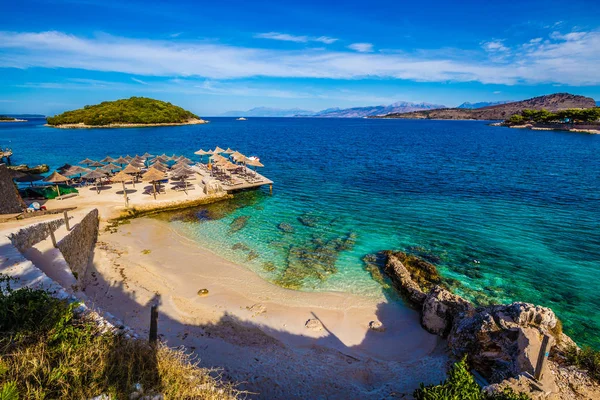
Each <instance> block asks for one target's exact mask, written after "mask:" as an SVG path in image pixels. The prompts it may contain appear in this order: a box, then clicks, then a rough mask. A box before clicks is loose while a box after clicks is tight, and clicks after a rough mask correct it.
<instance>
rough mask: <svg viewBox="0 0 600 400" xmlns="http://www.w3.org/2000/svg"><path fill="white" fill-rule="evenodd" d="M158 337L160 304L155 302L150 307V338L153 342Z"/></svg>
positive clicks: (152, 342)
mask: <svg viewBox="0 0 600 400" xmlns="http://www.w3.org/2000/svg"><path fill="white" fill-rule="evenodd" d="M157 339H158V306H157V305H156V304H155V305H153V306H152V307H151V308H150V335H149V337H148V340H149V341H150V343H151V344H154V343H156V340H157Z"/></svg>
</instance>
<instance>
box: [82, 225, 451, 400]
mask: <svg viewBox="0 0 600 400" xmlns="http://www.w3.org/2000/svg"><path fill="white" fill-rule="evenodd" d="M90 270H91V271H92V273H90V272H88V275H87V278H86V279H88V283H87V287H86V295H87V297H88V299H89V301H88V303H90V304H94V305H95V306H97V307H99V308H100V309H103V310H105V311H108V312H110V313H111V314H114V315H115V316H117V317H118V318H119V319H121V320H122V321H123V322H124V323H125V324H126V325H128V326H130V327H132V328H134V329H135V330H136V331H137V332H139V333H141V334H142V336H143V335H144V334H146V332H147V330H148V320H149V305H150V304H151V303H152V302H155V301H157V298H158V299H159V302H160V304H161V305H160V322H159V333H161V335H163V336H162V337H163V339H164V340H166V341H167V342H168V343H169V345H171V346H178V345H185V346H186V347H187V348H189V349H192V350H194V349H196V351H197V353H198V355H199V356H200V358H201V360H202V363H201V365H202V366H206V367H216V368H223V367H225V368H226V374H227V376H229V377H231V379H232V380H234V381H237V382H247V383H246V384H244V385H243V388H244V389H246V390H251V391H256V392H260V393H261V396H265V397H266V398H269V397H281V396H285V395H286V394H288V395H289V393H303V395H307V396H308V397H312V395H314V396H317V395H319V396H326V395H335V396H338V397H339V396H340V393H344V392H347V393H346V394H347V395H348V396H346V397H345V398H351V397H356V390H357V387H358V388H359V390H363V389H364V397H366V398H369V397H373V396H374V397H375V398H379V397H380V396H379V394H381V393H378V392H377V391H375V392H372V389H373V384H374V383H375V382H380V383H381V386H382V389H383V387H385V391H386V393H389V392H388V391H397V392H404V393H411V392H412V391H413V390H414V389H415V388H417V387H418V384H419V383H420V382H426V383H437V382H438V381H440V380H441V379H443V377H444V372H443V371H444V370H445V369H444V365H445V363H446V362H447V356H446V354H445V353H444V350H443V349H445V347H446V346H445V342H444V341H443V340H441V339H439V338H438V337H436V336H434V335H431V334H429V333H427V332H425V331H424V330H423V329H422V328H421V326H420V323H419V316H418V314H417V313H416V312H415V311H413V310H411V309H409V308H407V307H406V306H404V305H403V304H400V303H396V302H389V300H387V299H386V298H385V296H384V295H383V293H382V294H381V295H380V296H377V297H362V296H357V295H353V294H349V293H335V292H299V291H294V290H289V289H285V288H282V287H279V286H276V285H274V284H271V283H269V282H267V281H265V280H264V279H262V278H261V277H260V276H258V275H257V274H255V273H254V272H252V271H250V270H248V269H247V268H244V267H242V266H238V265H236V264H234V263H231V262H229V261H227V260H224V259H222V258H221V257H219V256H217V255H216V254H214V253H211V252H210V251H208V250H206V249H204V248H202V247H200V246H199V245H198V244H197V243H195V242H193V241H191V240H189V239H187V238H185V237H182V236H181V235H180V234H178V233H177V232H176V231H175V230H173V229H172V228H171V227H170V226H169V224H168V223H167V222H163V221H157V220H153V219H148V218H139V219H134V220H131V222H130V223H129V224H126V225H122V226H120V227H119V229H118V231H117V232H116V233H108V232H102V234H101V235H100V237H99V241H98V244H97V247H96V250H95V259H94V267H93V268H91V269H90ZM202 289H207V290H208V295H206V296H201V295H199V291H200V290H202ZM309 320H318V321H320V323H319V322H314V325H315V326H314V327H312V328H310V327H307V326H306V325H307V321H309ZM371 321H380V322H381V323H382V324H383V326H384V329H385V330H384V331H383V332H380V331H375V330H373V329H370V328H369V324H370V323H371ZM320 324H322V325H320ZM309 325H310V324H309ZM324 360H327V361H326V364H327V368H323V362H324ZM367 371H368V372H367ZM365 374H367V375H369V376H368V377H366V376H364V375H365ZM361 376H362V378H361ZM258 377H261V378H258ZM332 382H335V383H336V384H335V385H333V384H332ZM369 393H370V394H369ZM375 393H378V395H375ZM317 397H318V396H317ZM342 397H343V396H342ZM359 397H361V398H363V395H361V396H359ZM340 398H341V397H340Z"/></svg>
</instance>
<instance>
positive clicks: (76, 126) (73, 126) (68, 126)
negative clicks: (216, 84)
mask: <svg viewBox="0 0 600 400" xmlns="http://www.w3.org/2000/svg"><path fill="white" fill-rule="evenodd" d="M206 123H208V121H206V120H203V119H200V118H192V119H189V120H187V121H185V122H169V123H161V124H108V125H87V124H84V123H83V122H80V123H78V124H61V125H50V124H45V125H44V126H49V127H51V128H60V129H96V128H146V127H157V126H180V125H198V124H206Z"/></svg>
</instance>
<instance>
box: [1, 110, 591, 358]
mask: <svg viewBox="0 0 600 400" xmlns="http://www.w3.org/2000/svg"><path fill="white" fill-rule="evenodd" d="M40 123H41V122H40V121H38V122H37V123H27V124H16V123H14V124H3V125H0V147H2V146H11V147H12V148H13V150H14V151H15V157H14V159H13V161H14V162H15V163H21V162H23V163H29V164H36V163H42V162H45V163H48V164H50V165H51V166H52V167H57V166H59V165H61V164H63V163H66V162H69V163H74V162H77V161H79V160H80V159H83V158H85V157H90V158H92V159H100V158H104V157H105V156H106V155H107V154H110V155H113V156H118V155H125V154H127V153H129V154H131V155H134V154H136V153H138V154H142V153H144V152H145V151H149V152H150V153H154V154H156V153H163V152H166V153H167V154H172V153H177V154H185V155H187V156H188V157H192V158H193V157H195V158H194V159H197V158H198V157H197V156H193V152H194V151H195V150H198V149H199V148H204V149H205V150H207V149H208V148H214V146H215V145H219V146H221V147H224V148H226V147H228V146H229V147H232V148H234V149H238V150H240V151H241V152H242V153H244V154H246V155H253V154H256V155H258V156H260V158H261V161H262V162H263V163H264V164H265V165H266V167H265V168H264V171H262V172H264V174H265V175H266V176H267V177H269V178H270V179H272V180H274V181H275V185H274V193H273V196H269V194H268V191H266V190H259V191H254V192H246V193H243V194H241V195H239V196H238V197H237V198H236V199H235V200H234V201H233V202H230V203H227V204H225V203H223V204H216V205H212V206H209V207H207V208H203V209H198V210H191V211H188V212H184V213H175V214H167V215H165V216H163V218H167V219H169V220H171V221H172V222H171V223H172V224H173V225H174V226H176V227H177V228H178V229H180V230H181V231H182V232H184V233H185V234H186V235H188V236H189V237H192V238H194V239H195V240H197V241H198V242H200V243H201V244H202V245H204V246H206V247H208V248H210V249H212V250H213V251H215V252H217V253H218V254H220V255H222V256H224V257H226V258H228V259H230V260H232V261H235V262H238V263H242V264H244V265H247V266H248V267H249V268H251V269H253V270H255V271H256V272H257V273H259V274H260V275H261V276H264V277H265V278H266V279H269V280H272V281H274V282H278V283H280V284H284V285H286V286H290V287H296V288H301V289H302V290H338V291H350V292H354V293H360V294H364V295H371V294H375V293H377V292H379V291H381V286H380V284H379V283H378V282H376V281H374V280H373V279H372V278H371V275H370V274H369V272H367V271H366V270H365V266H364V263H363V262H362V261H361V259H362V258H363V257H364V256H365V255H366V254H370V253H374V252H377V251H380V250H385V249H400V250H409V251H412V252H415V253H418V254H420V255H422V256H425V257H427V258H428V259H430V260H433V261H435V263H436V264H437V265H438V266H439V267H440V269H441V271H442V273H443V275H444V276H445V277H447V278H454V279H456V280H458V281H459V282H460V284H459V285H458V286H457V288H456V290H457V291H458V292H460V293H461V294H463V295H465V296H467V297H469V298H471V299H473V300H475V301H478V302H480V303H485V302H486V301H490V300H493V301H504V302H508V301H515V300H522V301H530V302H534V303H537V304H541V305H545V306H549V307H552V308H553V309H554V310H555V311H556V312H557V313H558V315H559V317H561V318H562V319H563V320H564V322H565V329H566V331H567V332H568V333H569V334H571V335H572V336H573V337H574V338H575V339H576V340H578V341H579V342H582V343H588V344H593V345H594V346H596V347H600V335H598V334H597V332H598V330H599V329H600V290H599V289H600V284H599V283H598V280H597V277H598V274H599V272H600V222H599V221H600V209H599V208H598V200H600V191H599V189H600V163H599V162H598V161H597V155H598V154H599V153H600V135H588V134H581V133H567V132H546V131H544V132H540V131H529V130H517V129H507V128H497V127H490V126H487V125H486V123H485V122H474V121H410V120H407V121H402V120H398V121H394V120H365V119H349V120H346V119H331V120H330V119H288V118H282V119H269V118H254V119H249V120H248V121H245V122H240V121H235V120H233V119H230V118H213V119H212V122H211V123H210V124H208V125H205V126H202V125H192V126H182V127H169V128H138V129H126V130H125V129H121V130H102V129H95V130H58V129H53V128H46V127H43V126H40ZM239 217H249V218H243V219H240V218H239ZM236 218H237V220H236ZM300 219H302V221H301V220H300ZM234 221H235V222H234ZM232 223H233V225H232ZM281 223H284V224H288V225H289V226H288V225H283V226H282V227H279V225H280V224H281ZM281 228H284V229H281ZM290 230H291V232H290ZM286 231H287V232H286ZM474 260H478V261H479V263H475V262H474Z"/></svg>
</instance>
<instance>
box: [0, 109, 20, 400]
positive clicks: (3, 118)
mask: <svg viewBox="0 0 600 400" xmlns="http://www.w3.org/2000/svg"><path fill="white" fill-rule="evenodd" d="M15 120H16V118H13V117H8V116H6V115H0V121H15ZM0 399H1V397H0Z"/></svg>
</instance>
